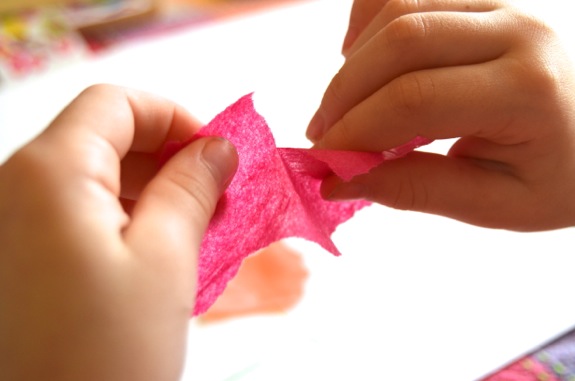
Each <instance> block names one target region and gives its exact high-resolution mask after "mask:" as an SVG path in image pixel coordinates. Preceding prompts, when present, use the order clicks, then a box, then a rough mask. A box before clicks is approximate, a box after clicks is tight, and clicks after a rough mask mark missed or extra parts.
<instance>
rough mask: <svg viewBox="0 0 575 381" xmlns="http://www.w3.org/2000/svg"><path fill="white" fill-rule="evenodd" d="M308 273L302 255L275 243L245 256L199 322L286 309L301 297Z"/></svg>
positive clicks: (286, 246) (281, 243)
mask: <svg viewBox="0 0 575 381" xmlns="http://www.w3.org/2000/svg"><path fill="white" fill-rule="evenodd" d="M307 277H308V272H307V270H306V268H305V266H304V262H303V259H302V258H301V255H300V254H299V253H298V252H297V251H295V250H294V249H292V248H290V247H289V246H288V245H287V244H286V243H284V242H281V241H280V242H276V243H273V244H271V245H270V246H268V247H266V248H265V249H262V250H260V251H259V252H257V253H255V254H252V255H251V256H249V257H248V258H246V259H245V260H244V261H243V262H242V265H241V267H240V269H239V271H238V274H237V275H236V276H235V278H233V279H232V280H231V281H230V282H229V283H228V285H227V287H226V289H225V291H224V292H223V294H222V295H220V297H219V298H218V299H217V301H216V302H215V303H214V304H213V305H212V306H211V307H210V309H209V310H208V311H207V312H206V313H205V314H203V315H202V316H201V317H200V319H201V321H202V322H214V321H219V320H223V319H229V318H235V317H240V316H245V315H253V314H264V313H278V312H285V311H287V310H289V309H290V308H292V307H293V306H295V305H296V304H297V302H298V301H299V300H300V299H301V297H302V295H303V291H304V283H305V280H306V279H307Z"/></svg>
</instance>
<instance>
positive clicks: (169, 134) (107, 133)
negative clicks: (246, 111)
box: [47, 84, 200, 158]
mask: <svg viewBox="0 0 575 381" xmlns="http://www.w3.org/2000/svg"><path fill="white" fill-rule="evenodd" d="M199 127H200V124H199V122H198V121H197V120H195V119H194V118H193V117H192V116H191V115H190V114H189V113H188V112H187V111H186V110H185V109H183V108H182V107H181V106H179V105H177V104H175V103H174V102H172V101H169V100H167V99H164V98H162V97H159V96H156V95H152V94H149V93H145V92H142V91H137V90H134V89H129V88H123V87H118V86H113V85H103V84H101V85H94V86H91V87H89V88H87V89H86V90H84V91H83V92H82V93H81V94H80V95H78V97H77V98H76V99H75V100H74V101H72V103H70V104H69V105H68V107H66V108H65V109H64V111H62V113H61V114H60V115H59V116H58V117H57V118H56V119H55V120H54V121H53V122H52V124H51V125H50V127H49V128H48V130H47V135H57V136H59V137H60V138H62V139H66V136H69V134H72V133H73V134H74V135H75V134H84V133H86V134H96V135H97V136H99V137H101V138H103V139H104V140H105V141H106V142H109V143H110V144H111V145H112V146H113V147H114V149H115V150H116V152H117V154H118V156H119V157H120V158H122V157H124V156H125V155H126V153H127V152H128V151H135V152H142V153H154V152H156V151H158V150H159V149H160V148H161V147H162V146H163V143H164V142H165V141H167V140H186V139H188V138H190V137H191V136H192V135H193V134H195V132H197V130H198V129H199Z"/></svg>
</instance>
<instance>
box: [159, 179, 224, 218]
mask: <svg viewBox="0 0 575 381" xmlns="http://www.w3.org/2000/svg"><path fill="white" fill-rule="evenodd" d="M168 181H169V183H170V184H171V187H172V189H174V192H176V193H177V195H176V197H175V198H174V199H176V200H188V202H187V203H185V204H186V205H189V206H190V208H193V209H194V210H195V213H201V215H202V216H203V217H205V218H209V217H210V216H211V215H212V214H213V212H214V209H215V204H216V199H215V196H214V195H215V194H216V191H215V190H214V189H212V187H210V186H209V184H207V182H206V181H205V180H203V179H202V178H200V177H198V175H197V174H195V173H190V172H189V171H185V170H175V171H173V172H172V174H171V176H169V177H168ZM180 196H181V197H180Z"/></svg>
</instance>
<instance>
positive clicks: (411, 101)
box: [387, 72, 437, 117]
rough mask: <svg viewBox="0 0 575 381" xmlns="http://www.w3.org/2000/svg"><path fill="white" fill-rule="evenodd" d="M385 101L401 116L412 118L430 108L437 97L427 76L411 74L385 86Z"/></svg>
mask: <svg viewBox="0 0 575 381" xmlns="http://www.w3.org/2000/svg"><path fill="white" fill-rule="evenodd" d="M387 97H388V99H387V101H388V102H389V104H390V105H391V106H392V108H393V109H394V110H395V111H396V112H397V113H398V114H399V115H402V116H406V117H413V116H414V115H417V114H421V113H423V112H424V111H425V109H427V108H429V107H432V106H433V103H434V101H435V99H436V97H437V94H436V89H435V83H434V81H433V79H432V78H431V77H430V76H429V75H425V74H423V73H422V72H413V73H410V74H407V75H403V76H401V77H398V78H396V79H395V80H394V81H392V82H391V83H390V84H389V85H388V86H387Z"/></svg>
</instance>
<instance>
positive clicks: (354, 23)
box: [341, 0, 389, 56]
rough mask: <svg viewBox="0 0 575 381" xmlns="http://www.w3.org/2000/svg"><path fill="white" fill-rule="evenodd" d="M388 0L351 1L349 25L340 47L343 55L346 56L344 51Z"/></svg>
mask: <svg viewBox="0 0 575 381" xmlns="http://www.w3.org/2000/svg"><path fill="white" fill-rule="evenodd" d="M388 2H389V0H355V1H354V2H353V5H352V7H351V12H350V15H349V25H348V28H347V32H346V34H345V38H344V39H343V46H342V49H341V51H342V54H343V55H344V56H347V54H346V52H347V51H348V50H349V48H350V47H351V46H352V45H353V43H354V42H355V40H356V39H357V38H358V37H359V36H360V35H361V34H362V32H363V30H364V29H365V27H366V26H367V25H369V23H370V22H371V20H372V19H373V18H374V17H375V16H376V15H377V14H378V13H379V11H381V9H382V8H383V7H384V6H385V4H386V3H388Z"/></svg>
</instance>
